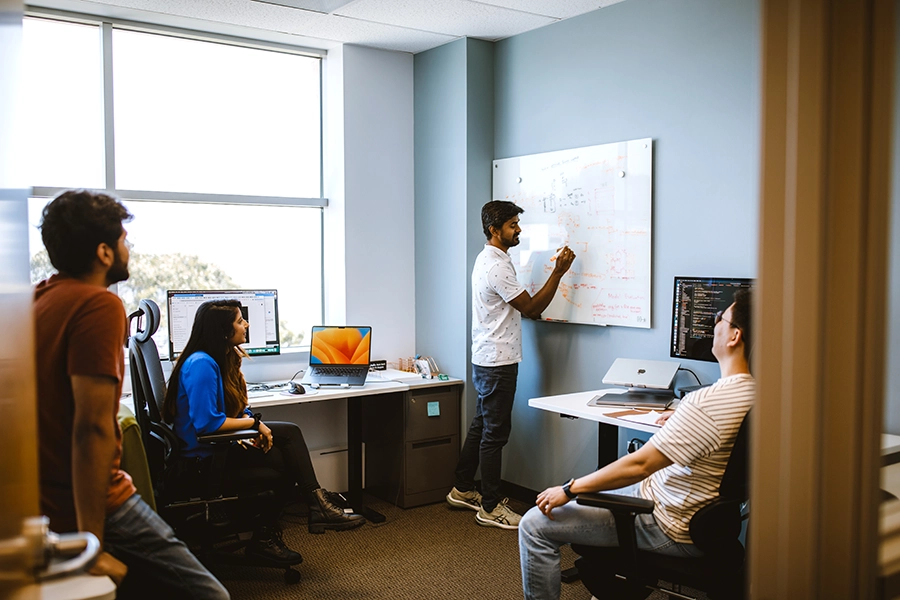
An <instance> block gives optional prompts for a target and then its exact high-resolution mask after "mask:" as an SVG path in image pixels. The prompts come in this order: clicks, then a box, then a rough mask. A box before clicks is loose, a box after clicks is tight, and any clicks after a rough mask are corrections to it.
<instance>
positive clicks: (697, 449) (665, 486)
mask: <svg viewBox="0 0 900 600" xmlns="http://www.w3.org/2000/svg"><path fill="white" fill-rule="evenodd" d="M755 395H756V381H755V380H754V379H753V376H751V375H749V374H744V373H741V374H738V375H732V376H730V377H723V378H722V379H719V380H718V381H717V382H716V383H714V384H713V385H711V386H709V387H706V388H703V389H701V390H698V391H696V392H694V393H692V394H688V395H687V396H685V397H684V399H683V400H682V401H681V403H680V404H679V405H678V409H677V410H676V411H675V413H674V414H673V415H672V416H671V417H670V418H669V420H668V421H667V422H666V424H665V425H663V427H662V428H661V429H660V430H659V431H658V432H657V433H656V434H654V435H653V437H652V438H650V441H649V442H648V443H650V444H653V446H654V447H655V448H656V449H657V450H659V451H660V452H662V453H663V454H664V455H665V456H666V457H667V458H668V459H669V460H671V461H672V462H673V463H674V464H672V465H670V466H668V467H666V468H665V469H660V470H659V471H657V472H656V473H654V474H653V475H651V476H650V477H648V478H647V479H645V480H644V481H643V483H642V484H641V496H643V497H644V498H646V499H648V500H653V502H654V503H655V507H654V509H653V516H654V517H655V518H656V522H657V523H659V526H660V527H661V528H662V530H663V531H665V532H666V535H668V536H669V537H670V538H672V539H673V540H675V541H676V542H679V543H682V544H691V543H693V542H692V541H691V536H690V533H689V523H690V520H691V517H692V516H693V515H694V513H696V512H697V511H698V510H700V509H701V508H703V507H704V506H705V505H706V504H709V503H710V502H712V501H713V500H714V499H715V498H716V497H717V496H718V495H719V483H720V482H721V481H722V475H723V474H724V473H725V467H726V465H727V464H728V457H729V456H730V455H731V448H732V447H733V446H734V440H735V438H736V437H737V432H738V429H739V428H740V426H741V423H742V422H743V420H744V416H745V415H746V414H747V411H749V410H750V407H751V406H752V405H753V399H754V397H755Z"/></svg>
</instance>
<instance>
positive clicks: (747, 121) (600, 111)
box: [415, 0, 759, 489]
mask: <svg viewBox="0 0 900 600" xmlns="http://www.w3.org/2000/svg"><path fill="white" fill-rule="evenodd" d="M758 11H759V7H758V3H757V2H756V1H755V0H629V1H628V2H623V3H620V4H616V5H613V6H611V7H608V8H605V9H602V10H599V11H595V12H593V13H589V14H587V15H584V16H582V17H577V18H573V19H569V20H566V21H562V22H560V23H557V24H555V25H551V26H549V27H544V28H541V29H538V30H535V31H533V32H529V33H526V34H522V35H518V36H515V37H512V38H509V39H507V40H504V41H501V42H498V43H497V44H495V52H494V55H493V57H492V65H491V66H492V69H493V77H494V111H493V121H494V130H493V133H494V135H493V148H487V147H486V144H488V143H489V142H488V141H487V138H486V137H485V138H484V139H483V140H482V141H481V144H482V146H480V147H479V149H480V150H481V151H482V152H481V154H480V155H479V156H477V157H474V156H471V157H470V158H471V159H474V160H475V161H476V162H479V161H484V162H485V163H487V162H489V159H490V158H506V157H511V156H520V155H524V154H531V153H536V152H547V151H551V150H560V149H565V148H575V147H579V146H587V145H593V144H602V143H606V142H614V141H621V140H628V139H635V138H641V137H652V138H653V140H654V186H653V208H654V217H653V259H652V264H653V288H652V295H653V307H652V313H651V314H652V328H651V329H649V330H639V329H632V328H624V327H606V328H604V327H593V326H586V325H572V324H559V323H534V322H526V323H525V325H524V354H525V360H524V362H523V363H522V365H521V367H520V374H519V389H518V394H517V400H516V408H515V410H514V415H513V433H512V437H511V439H510V443H509V445H508V446H507V448H506V450H505V452H504V469H503V478H504V479H505V480H507V481H510V482H512V483H515V484H518V485H521V486H525V487H528V488H531V489H542V488H543V487H545V486H546V485H548V484H550V483H554V482H557V481H558V480H562V479H563V478H565V477H568V476H570V475H574V474H579V473H583V472H586V471H589V470H591V469H593V468H595V466H596V457H597V450H596V448H597V446H596V444H597V429H596V425H594V424H591V423H586V422H581V421H571V420H567V419H560V418H559V417H558V416H556V415H551V414H547V413H543V412H540V411H537V410H535V409H531V408H529V407H528V406H527V400H528V398H531V397H535V396H543V395H548V394H560V393H567V392H573V391H582V390H589V389H596V388H599V387H602V383H601V381H600V380H601V378H602V376H603V373H604V372H605V371H606V369H607V368H608V367H609V365H610V364H611V363H612V362H613V360H614V359H615V358H617V357H620V356H622V357H646V358H652V359H667V358H668V337H669V318H670V315H671V310H672V309H671V303H672V280H673V277H674V276H676V275H701V276H744V277H754V276H755V275H756V253H757V209H758V200H757V196H758V182H757V177H758V172H759V169H758V152H759V134H758V131H759V102H758V96H759V58H758V56H759V15H758ZM447 52H449V50H448V48H447V47H443V48H438V49H436V50H433V51H429V52H425V53H423V54H420V55H417V57H416V64H415V69H416V82H417V86H416V142H417V145H416V162H417V167H416V178H417V184H416V185H417V189H416V211H417V219H416V236H417V251H418V249H419V248H420V246H421V241H420V240H422V239H425V238H426V237H428V236H430V235H431V231H432V230H433V229H434V228H435V226H438V227H440V226H441V225H439V224H436V223H435V222H426V223H423V222H422V220H421V219H420V217H421V216H422V214H423V213H424V212H426V211H433V210H435V208H434V207H432V206H430V205H429V203H430V202H431V200H430V199H429V198H426V197H423V196H421V195H420V194H419V190H420V188H421V187H422V186H423V185H424V184H423V182H422V181H420V177H422V176H424V175H425V173H424V172H423V171H421V170H420V169H419V161H420V159H423V149H422V148H420V146H419V140H420V132H419V129H420V127H428V128H433V127H436V126H437V125H436V124H435V123H431V122H430V119H431V118H434V119H436V120H437V121H439V122H442V123H444V124H445V125H446V121H447V120H448V115H447V114H445V113H442V112H440V111H439V110H437V109H436V106H435V105H433V104H432V103H431V102H429V101H426V99H424V98H422V97H420V87H419V85H418V84H419V81H424V79H425V78H426V77H439V76H440V77H443V75H438V74H437V73H433V72H430V69H433V68H436V67H437V64H436V62H432V61H433V60H434V59H433V58H432V54H434V55H443V54H442V53H447ZM470 58H471V57H470ZM489 58H491V57H488V56H487V55H486V54H481V55H479V57H478V58H475V59H473V60H474V64H473V63H472V61H471V60H470V62H469V64H468V66H467V68H468V69H469V70H472V69H476V68H483V69H485V71H486V70H487V69H486V67H484V63H483V62H479V61H484V60H488V59H489ZM460 60H461V59H460ZM459 64H460V63H459V62H454V66H456V67H457V68H458V67H459ZM425 71H429V72H425ZM457 81H459V79H457ZM470 84H471V83H470ZM454 93H456V90H454ZM435 95H436V94H435ZM457 102H458V100H457V99H455V96H454V99H453V100H450V99H448V98H447V97H441V98H440V104H441V105H442V106H443V107H444V108H448V105H452V106H449V109H450V110H451V116H452V118H453V119H454V123H456V122H458V121H457V120H456V119H457V115H456V113H455V112H453V111H457V110H459V104H457ZM426 110H427V111H429V112H428V113H427V114H428V115H434V116H433V117H430V116H429V117H426V112H424V111H426ZM467 126H469V127H470V132H471V131H472V129H477V128H476V127H475V126H474V118H468V119H467ZM444 142H445V143H446V144H456V143H458V144H461V145H462V144H466V146H465V147H466V148H467V151H468V152H469V153H470V154H471V153H472V152H475V151H476V148H475V147H474V146H476V144H474V143H473V140H472V139H471V137H470V139H468V140H466V141H465V142H463V141H459V140H458V136H457V134H455V133H454V134H453V135H450V136H449V137H448V138H447V139H446V140H444ZM460 147H463V146H460ZM444 150H445V151H446V152H447V153H448V154H453V151H452V150H451V149H449V148H444ZM490 153H492V156H488V154H490ZM426 156H427V155H426ZM470 163H471V160H470ZM484 166H485V167H489V164H485V165H484ZM477 168H478V165H476V164H470V166H469V170H468V172H469V173H470V174H472V173H475V172H478V171H477ZM428 175H429V176H430V177H435V178H436V179H433V180H430V181H429V182H427V185H428V186H430V187H432V188H437V189H441V188H444V187H448V186H449V187H452V186H454V185H457V184H458V183H459V182H458V181H454V180H453V177H454V175H453V173H446V172H440V171H439V170H437V169H432V170H430V171H429V172H428ZM447 198H448V199H449V201H452V202H454V206H455V208H454V209H453V210H452V211H451V212H452V223H453V226H454V227H461V225H460V224H459V217H460V215H462V214H463V213H466V214H465V215H464V216H465V230H463V229H457V230H455V231H453V232H452V233H451V234H450V235H456V236H459V238H460V239H462V238H463V237H465V238H466V239H468V240H469V243H470V244H472V245H473V247H480V244H481V243H482V242H481V241H480V238H479V237H478V236H479V235H480V225H479V222H478V221H479V217H478V211H477V210H475V205H476V204H477V205H478V206H479V207H480V204H482V203H483V201H482V200H486V199H487V198H484V199H482V198H477V199H476V197H475V194H474V193H472V192H471V191H470V193H469V194H468V196H467V197H466V198H465V199H464V198H463V197H462V196H454V197H453V198H452V199H450V197H449V196H448V197H447ZM442 210H447V207H442ZM447 222H448V223H449V222H450V221H447ZM476 240H478V241H476ZM468 252H469V253H470V255H471V252H472V250H471V249H469V250H468ZM452 264H453V266H454V269H453V273H452V276H453V277H454V278H462V277H465V278H466V281H467V279H468V276H469V273H468V272H466V273H465V274H462V273H460V272H459V271H460V269H459V266H458V264H457V263H456V262H453V263H452ZM466 266H467V268H471V261H469V262H468V263H467V265H466ZM416 275H417V281H416V289H417V310H418V311H419V312H418V314H419V315H423V314H426V313H427V314H428V315H429V317H428V318H442V317H441V316H439V315H442V312H443V311H444V310H446V311H447V313H448V314H453V315H454V318H453V319H450V320H449V321H451V322H452V323H453V326H454V327H457V326H458V323H459V321H460V320H459V318H458V317H457V312H458V310H459V309H458V307H452V308H451V307H449V304H450V302H449V299H447V300H446V301H444V302H443V303H442V304H440V305H437V304H435V305H433V306H426V305H424V304H423V302H422V298H421V297H418V293H419V291H420V290H423V289H427V288H429V287H430V286H431V285H440V286H445V285H447V284H445V283H443V282H439V279H440V278H441V277H443V275H444V274H443V273H441V274H438V273H431V272H426V271H423V270H422V269H421V268H419V266H418V265H417V273H416ZM423 277H424V279H423ZM454 285H462V284H460V283H458V282H457V283H456V284H454ZM458 292H459V289H458V288H454V293H455V296H454V298H458V295H459V294H458ZM464 302H465V307H466V310H467V311H468V310H469V309H468V304H469V298H468V297H466V298H465V299H464ZM444 307H446V308H444ZM432 308H434V310H432ZM422 326H423V321H422V320H421V319H420V320H419V321H418V324H417V327H418V328H419V331H418V332H417V334H418V335H417V339H422V332H421V328H422ZM466 333H467V332H466ZM454 335H456V336H458V335H459V332H458V331H454ZM466 343H468V340H466ZM447 350H448V351H449V352H452V353H454V358H453V361H454V364H456V363H458V362H459V360H460V356H461V353H460V351H459V349H458V348H457V347H454V348H447ZM442 360H446V359H442ZM466 360H468V359H467V358H466ZM684 366H687V367H690V368H692V369H693V370H694V371H696V372H697V373H698V374H699V375H700V377H701V378H702V379H703V381H704V382H705V383H706V382H710V381H712V380H714V379H715V378H716V377H717V375H718V369H717V367H716V365H715V364H711V363H699V362H696V361H684ZM466 369H468V366H467V365H466ZM679 383H683V384H689V383H690V378H689V376H686V375H680V376H679ZM469 388H471V386H469Z"/></svg>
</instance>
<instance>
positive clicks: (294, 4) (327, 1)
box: [251, 0, 356, 14]
mask: <svg viewBox="0 0 900 600" xmlns="http://www.w3.org/2000/svg"><path fill="white" fill-rule="evenodd" d="M251 1H252V2H261V3H262V4H277V5H280V6H287V7H290V8H299V9H301V10H312V11H315V12H320V13H326V14H327V13H331V12H334V11H336V10H337V9H339V8H341V7H342V6H345V5H347V4H350V3H351V2H355V1H356V0H251Z"/></svg>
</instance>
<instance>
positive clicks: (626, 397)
mask: <svg viewBox="0 0 900 600" xmlns="http://www.w3.org/2000/svg"><path fill="white" fill-rule="evenodd" d="M679 366H680V363H677V362H674V361H670V360H641V359H635V358H617V359H616V360H615V362H613V364H612V366H611V367H610V368H609V371H607V372H606V375H604V376H603V383H605V384H607V385H621V386H625V387H627V388H628V391H627V392H626V393H624V394H606V395H605V396H595V397H593V398H591V399H590V401H588V406H625V407H629V408H650V409H664V408H666V407H668V406H669V405H670V404H671V403H672V402H673V401H674V400H675V394H674V391H673V389H672V383H673V382H674V381H675V374H676V373H677V372H678V367H679Z"/></svg>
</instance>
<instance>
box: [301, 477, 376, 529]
mask: <svg viewBox="0 0 900 600" xmlns="http://www.w3.org/2000/svg"><path fill="white" fill-rule="evenodd" d="M330 494H331V493H330V492H328V491H326V490H324V489H322V488H319V489H317V490H315V491H312V492H310V494H309V500H308V502H309V532H310V533H325V530H326V529H332V530H334V531H345V530H347V529H353V528H354V527H359V526H360V525H362V524H363V523H365V522H366V520H365V519H364V518H363V516H362V515H358V514H356V513H346V512H344V509H343V508H341V507H340V506H338V505H337V504H335V503H334V502H332V501H331V498H329V495H330Z"/></svg>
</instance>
